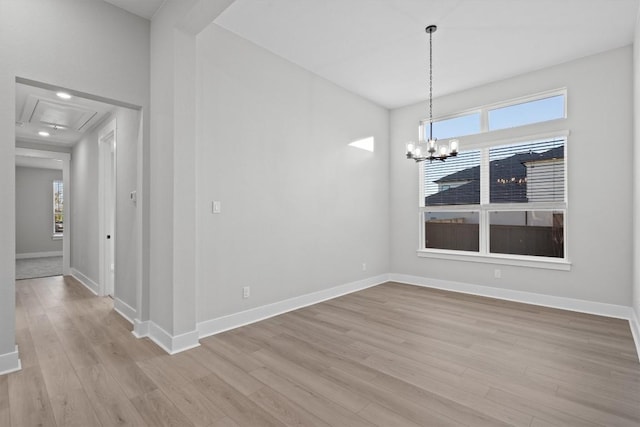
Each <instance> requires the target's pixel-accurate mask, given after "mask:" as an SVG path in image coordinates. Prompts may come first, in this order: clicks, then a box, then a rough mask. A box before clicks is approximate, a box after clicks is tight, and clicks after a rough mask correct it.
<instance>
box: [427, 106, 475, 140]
mask: <svg viewBox="0 0 640 427" xmlns="http://www.w3.org/2000/svg"><path fill="white" fill-rule="evenodd" d="M424 133H425V134H424V139H425V141H426V140H428V139H429V122H425V124H424ZM475 133H480V113H473V114H467V115H464V116H459V117H453V118H451V119H445V120H438V121H436V122H433V136H434V138H436V139H448V138H455V137H458V136H464V135H473V134H475Z"/></svg>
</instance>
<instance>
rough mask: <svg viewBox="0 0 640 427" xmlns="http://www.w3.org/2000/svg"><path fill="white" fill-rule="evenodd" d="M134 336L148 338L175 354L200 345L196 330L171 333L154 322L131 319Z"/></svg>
mask: <svg viewBox="0 0 640 427" xmlns="http://www.w3.org/2000/svg"><path fill="white" fill-rule="evenodd" d="M131 333H132V334H133V336H135V337H136V338H149V339H150V340H151V341H153V342H154V343H156V344H157V345H158V347H160V348H161V349H163V350H164V351H166V352H167V353H169V354H176V353H180V352H182V351H186V350H190V349H192V348H196V347H199V346H200V342H199V340H198V331H190V332H186V333H184V334H180V335H171V334H170V333H169V332H167V331H165V330H164V329H162V328H161V327H160V326H159V325H157V324H156V323H154V322H152V321H150V320H146V321H140V320H138V319H135V320H134V321H133V331H132V332H131Z"/></svg>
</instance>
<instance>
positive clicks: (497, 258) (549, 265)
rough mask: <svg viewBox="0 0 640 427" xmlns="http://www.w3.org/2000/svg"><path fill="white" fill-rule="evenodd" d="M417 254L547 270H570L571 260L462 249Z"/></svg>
mask: <svg viewBox="0 0 640 427" xmlns="http://www.w3.org/2000/svg"><path fill="white" fill-rule="evenodd" d="M416 254H417V255H418V256H419V257H421V258H438V259H447V260H451V261H470V262H481V263H486V264H502V265H515V266H518V267H530V268H542V269H547V270H562V271H570V270H571V262H569V261H567V260H565V259H558V260H556V259H553V258H541V257H540V258H538V257H527V256H518V255H496V254H491V255H488V254H479V253H473V252H469V253H461V252H460V251H447V250H437V249H418V250H417V251H416Z"/></svg>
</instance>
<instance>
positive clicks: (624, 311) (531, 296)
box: [389, 274, 631, 320]
mask: <svg viewBox="0 0 640 427" xmlns="http://www.w3.org/2000/svg"><path fill="white" fill-rule="evenodd" d="M389 280H390V281H393V282H400V283H407V284H409V285H416V286H424V287H427V288H435V289H443V290H446V291H453V292H461V293H465V294H473V295H479V296H483V297H490V298H497V299H502V300H507V301H515V302H522V303H525V304H532V305H540V306H544V307H550V308H559V309H562V310H569V311H577V312H580V313H589V314H596V315H599V316H606V317H614V318H617V319H627V320H628V319H629V317H630V315H631V307H626V306H624V305H615V304H606V303H602V302H594V301H586V300H579V299H574V298H566V297H556V296H552V295H544V294H536V293H533V292H524V291H515V290H512V289H504V288H492V287H489V286H482V285H471V284H468V283H461V282H453V281H449V280H440V279H429V278H426V277H419V276H410V275H406V274H390V275H389Z"/></svg>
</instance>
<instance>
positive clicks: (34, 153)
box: [15, 147, 72, 276]
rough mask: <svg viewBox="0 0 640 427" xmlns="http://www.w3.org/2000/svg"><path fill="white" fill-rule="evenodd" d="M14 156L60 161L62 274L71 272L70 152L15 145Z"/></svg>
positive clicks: (66, 274) (65, 274)
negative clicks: (62, 191)
mask: <svg viewBox="0 0 640 427" xmlns="http://www.w3.org/2000/svg"><path fill="white" fill-rule="evenodd" d="M15 150H16V151H15V157H28V158H35V159H49V160H59V161H61V162H62V186H63V188H64V203H63V205H62V212H63V215H64V232H63V233H62V274H63V275H64V276H68V275H70V274H71V239H70V237H69V235H70V234H71V232H70V230H71V226H70V224H71V221H72V220H71V208H70V206H71V203H72V202H71V191H70V188H71V186H70V180H71V153H62V152H57V151H46V150H34V149H30V148H20V147H16V149H15Z"/></svg>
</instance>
